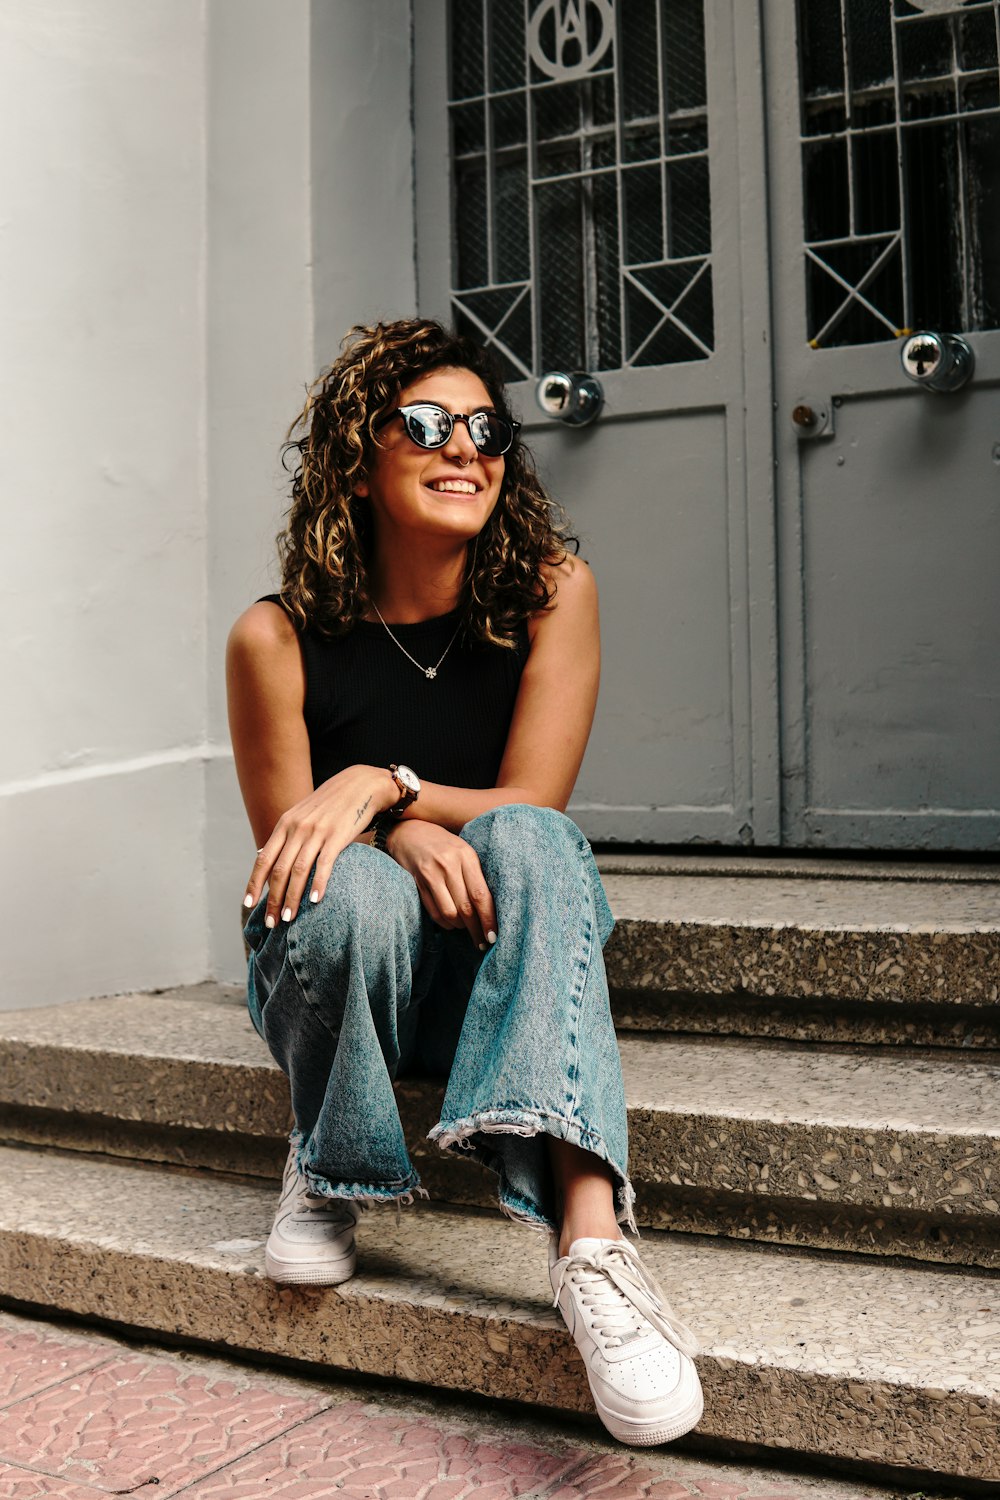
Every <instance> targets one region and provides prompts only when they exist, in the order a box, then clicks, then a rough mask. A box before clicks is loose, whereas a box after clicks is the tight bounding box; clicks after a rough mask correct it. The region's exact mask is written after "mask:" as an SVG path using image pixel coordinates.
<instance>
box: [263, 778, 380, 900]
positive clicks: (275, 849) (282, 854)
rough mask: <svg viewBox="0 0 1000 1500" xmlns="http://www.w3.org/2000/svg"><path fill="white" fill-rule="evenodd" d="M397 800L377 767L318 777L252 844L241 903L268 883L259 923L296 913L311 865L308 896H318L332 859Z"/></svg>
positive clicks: (315, 897)
mask: <svg viewBox="0 0 1000 1500" xmlns="http://www.w3.org/2000/svg"><path fill="white" fill-rule="evenodd" d="M398 799H399V790H398V788H397V786H396V784H395V782H394V781H393V779H392V777H391V775H390V774H389V772H388V771H386V770H385V769H383V768H381V767H379V766H348V767H347V769H346V770H344V771H338V773H337V775H336V776H331V777H330V779H329V781H324V782H322V783H321V785H319V786H318V787H317V788H316V790H315V791H314V792H310V794H309V796H308V797H303V799H302V801H301V802H296V803H295V805H294V806H293V807H290V808H289V809H288V811H287V812H284V813H282V815H281V817H280V818H279V819H278V821H277V823H276V824H275V825H274V832H273V833H272V834H271V836H270V838H269V839H268V840H267V842H266V843H265V845H264V847H263V848H262V849H258V851H257V858H256V859H255V861H254V866H253V871H252V873H251V875H250V880H249V882H248V884H247V893H246V897H245V899H244V902H243V904H244V906H248V907H249V906H256V904H257V902H258V901H259V900H260V898H261V895H262V893H263V890H264V887H265V885H266V886H267V887H268V894H267V911H266V914H265V917H264V924H265V926H267V927H274V925H275V924H276V923H277V921H278V920H279V918H280V919H281V920H282V921H284V922H291V921H293V920H294V918H295V917H296V915H297V914H298V910H299V906H300V904H301V902H302V897H303V895H304V894H305V887H306V881H307V880H308V879H309V872H310V870H311V869H312V867H313V865H315V866H316V874H315V877H314V879H313V882H312V886H311V887H310V891H309V900H310V901H321V900H322V898H323V894H324V892H325V891H326V884H327V881H328V880H329V879H330V871H331V870H332V869H333V865H334V861H335V860H336V858H337V855H338V854H340V853H341V851H342V850H344V849H346V848H347V845H348V844H349V843H351V841H352V840H353V839H354V838H355V837H356V836H357V835H358V834H359V833H361V832H362V831H363V830H364V829H365V828H367V826H368V824H369V823H370V822H371V820H372V818H374V816H375V814H376V813H380V812H384V811H385V810H386V809H387V808H389V807H392V806H393V805H394V804H395V803H396V802H397V801H398Z"/></svg>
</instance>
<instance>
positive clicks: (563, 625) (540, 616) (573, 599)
mask: <svg viewBox="0 0 1000 1500" xmlns="http://www.w3.org/2000/svg"><path fill="white" fill-rule="evenodd" d="M542 577H543V578H544V579H545V583H546V585H547V587H548V589H549V591H550V593H551V594H552V596H553V598H552V604H551V605H550V607H549V608H548V609H543V610H539V611H538V612H537V613H536V614H534V615H532V616H531V618H530V619H529V622H528V630H529V633H530V636H531V639H532V640H534V638H535V635H536V633H537V632H538V631H539V630H542V632H543V633H545V634H550V633H554V632H556V631H558V632H559V633H560V634H561V633H562V631H563V630H565V629H573V630H579V629H586V628H587V627H588V626H589V625H591V624H592V623H594V622H596V619H597V580H596V579H595V578H594V575H593V573H592V572H591V570H590V568H589V566H588V565H587V563H585V562H584V560H583V558H582V557H574V556H573V555H572V554H571V553H567V555H566V556H565V557H564V558H563V559H562V561H561V562H558V563H546V564H544V566H543V568H542Z"/></svg>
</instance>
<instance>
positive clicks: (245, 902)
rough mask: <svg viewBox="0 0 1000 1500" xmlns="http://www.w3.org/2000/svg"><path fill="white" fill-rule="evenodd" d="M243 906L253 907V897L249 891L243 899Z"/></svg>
mask: <svg viewBox="0 0 1000 1500" xmlns="http://www.w3.org/2000/svg"><path fill="white" fill-rule="evenodd" d="M243 905H244V906H253V897H252V896H251V894H250V892H249V891H247V893H246V895H245V896H244V897H243Z"/></svg>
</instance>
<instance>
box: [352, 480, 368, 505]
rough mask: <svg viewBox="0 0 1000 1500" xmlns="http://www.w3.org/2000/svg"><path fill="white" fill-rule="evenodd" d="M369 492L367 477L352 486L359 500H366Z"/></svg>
mask: <svg viewBox="0 0 1000 1500" xmlns="http://www.w3.org/2000/svg"><path fill="white" fill-rule="evenodd" d="M370 493H371V492H370V490H369V488H368V481H367V479H360V480H359V481H358V483H357V484H356V485H355V486H354V494H355V495H357V497H358V499H359V500H367V499H368V496H369V494H370Z"/></svg>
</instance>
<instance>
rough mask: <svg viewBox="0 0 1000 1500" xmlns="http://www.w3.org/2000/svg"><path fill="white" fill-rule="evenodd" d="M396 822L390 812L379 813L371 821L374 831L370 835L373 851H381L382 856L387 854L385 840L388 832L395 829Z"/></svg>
mask: <svg viewBox="0 0 1000 1500" xmlns="http://www.w3.org/2000/svg"><path fill="white" fill-rule="evenodd" d="M397 821H398V820H397V819H396V818H395V817H394V815H393V814H392V813H391V812H381V813H379V814H378V817H376V818H375V819H374V820H373V821H372V825H371V826H372V827H373V828H374V830H375V832H374V833H373V834H372V848H373V849H381V851H382V853H383V854H388V853H389V850H388V848H387V846H386V840H387V838H388V836H389V832H390V830H391V829H393V828H395V827H396V824H397Z"/></svg>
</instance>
